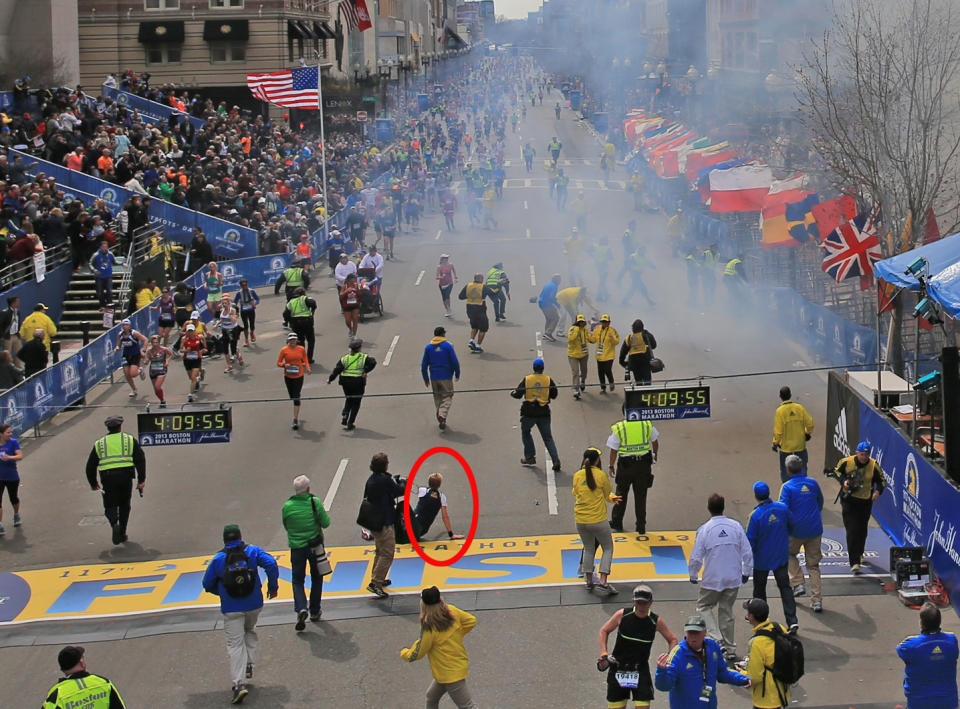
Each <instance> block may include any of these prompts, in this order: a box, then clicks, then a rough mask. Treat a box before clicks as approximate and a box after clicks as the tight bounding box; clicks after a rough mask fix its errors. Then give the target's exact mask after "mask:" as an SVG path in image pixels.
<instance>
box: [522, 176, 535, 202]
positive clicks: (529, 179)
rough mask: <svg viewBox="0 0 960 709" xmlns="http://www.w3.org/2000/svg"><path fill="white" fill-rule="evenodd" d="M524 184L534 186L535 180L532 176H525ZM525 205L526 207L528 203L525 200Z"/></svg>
mask: <svg viewBox="0 0 960 709" xmlns="http://www.w3.org/2000/svg"><path fill="white" fill-rule="evenodd" d="M523 186H524V187H532V186H533V180H532V179H531V178H529V177H525V178H523ZM523 205H524V208H526V205H527V203H526V202H524V203H523Z"/></svg>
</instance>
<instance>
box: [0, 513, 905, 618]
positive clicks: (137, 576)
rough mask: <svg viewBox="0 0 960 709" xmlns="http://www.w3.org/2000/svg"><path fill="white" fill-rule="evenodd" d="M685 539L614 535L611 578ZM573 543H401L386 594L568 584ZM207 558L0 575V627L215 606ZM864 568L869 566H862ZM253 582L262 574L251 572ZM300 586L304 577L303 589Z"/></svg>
mask: <svg viewBox="0 0 960 709" xmlns="http://www.w3.org/2000/svg"><path fill="white" fill-rule="evenodd" d="M694 536H695V532H656V533H651V534H647V535H638V534H614V560H613V569H612V572H611V580H613V581H615V582H617V583H630V582H636V581H652V582H662V581H686V580H687V579H688V572H687V559H688V557H689V554H690V551H691V549H692V548H693V540H694ZM843 539H844V534H843V530H825V532H824V538H823V549H824V558H823V561H821V571H822V573H823V575H824V576H834V577H837V576H849V575H850V573H849V566H848V565H847V559H846V551H845V548H844V544H843ZM422 546H423V547H424V549H425V550H426V551H427V552H428V553H430V554H431V556H434V557H438V558H445V557H447V558H449V556H452V555H453V554H455V553H456V552H457V551H459V549H460V542H446V541H437V542H424V543H422ZM888 546H889V541H888V540H887V538H886V536H885V535H884V534H883V532H881V531H880V530H876V529H871V531H870V536H869V538H868V542H867V553H866V554H865V561H866V562H867V563H868V564H870V565H871V566H872V567H873V569H874V571H875V572H876V573H875V574H867V575H878V574H879V575H885V569H884V568H883V567H884V566H885V565H886V556H887V554H886V553H885V550H886V548H887V547H888ZM580 549H581V543H580V538H579V537H578V536H577V535H576V534H573V535H570V534H558V535H550V536H536V537H500V538H494V539H476V540H474V542H473V544H472V545H471V547H470V551H469V552H468V553H467V554H466V555H465V556H464V557H463V558H462V559H461V560H460V561H458V562H457V563H456V564H455V565H453V566H449V567H437V566H431V565H428V564H426V563H425V562H424V561H423V560H422V559H421V558H420V557H418V556H417V555H416V554H415V552H414V551H413V549H412V548H411V547H410V546H409V545H406V544H404V545H399V546H398V547H397V556H396V559H395V560H394V563H393V567H392V568H391V572H390V577H391V579H392V581H393V585H392V586H391V588H390V590H391V595H404V594H413V593H417V592H419V590H420V589H421V588H423V587H424V586H431V585H436V586H438V587H440V588H442V589H444V591H450V592H454V591H487V590H504V589H522V588H543V587H548V586H568V585H576V584H579V583H580V580H579V579H578V577H577V570H578V564H579V560H580ZM271 553H272V554H273V556H274V557H275V558H276V559H277V562H278V564H279V566H280V593H279V596H278V598H277V599H275V600H273V601H268V602H267V603H268V604H270V605H273V604H282V603H289V602H291V601H292V599H293V590H292V586H291V573H290V567H289V550H280V551H274V552H271ZM327 553H328V556H329V557H330V561H331V564H332V566H333V573H332V574H331V575H329V576H327V577H326V578H325V579H324V584H323V591H324V593H323V595H324V598H325V599H336V598H359V597H366V596H368V595H369V594H368V593H367V592H366V591H365V590H364V589H365V587H366V585H367V584H368V583H369V579H370V570H371V568H372V565H373V556H374V549H373V546H372V545H370V546H345V547H330V548H328V550H327ZM211 558H212V555H206V556H195V557H187V558H180V559H167V560H160V561H146V562H132V563H129V564H123V563H120V564H89V565H78V566H66V567H59V568H51V569H38V570H31V571H20V572H8V573H3V574H0V623H3V624H7V625H15V624H21V623H31V622H36V621H48V620H82V619H92V618H119V617H123V616H132V615H142V614H153V613H161V612H165V611H175V610H190V609H198V608H211V607H214V608H215V607H218V606H219V602H218V601H217V599H216V598H215V597H214V596H212V595H210V594H208V593H205V592H204V591H203V589H202V587H201V580H202V578H203V573H204V570H205V568H206V565H207V564H208V563H209V561H210V559H211ZM870 562H872V563H870ZM261 577H263V575H262V574H261ZM309 583H310V579H309V576H308V578H307V587H308V588H309Z"/></svg>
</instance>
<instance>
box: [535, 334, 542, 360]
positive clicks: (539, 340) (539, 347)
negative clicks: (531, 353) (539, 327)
mask: <svg viewBox="0 0 960 709" xmlns="http://www.w3.org/2000/svg"><path fill="white" fill-rule="evenodd" d="M536 342H537V357H540V358H542V357H543V335H542V333H540V332H539V331H538V332H537V335H536Z"/></svg>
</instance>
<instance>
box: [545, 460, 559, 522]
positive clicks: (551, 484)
mask: <svg viewBox="0 0 960 709" xmlns="http://www.w3.org/2000/svg"><path fill="white" fill-rule="evenodd" d="M543 459H544V460H549V461H550V466H549V467H548V468H547V469H546V473H547V511H548V512H549V513H550V514H552V515H555V514H557V513H558V511H559V505H558V504H557V474H556V473H555V472H553V466H554V465H556V463H557V461H555V460H554V459H553V458H551V457H550V453H548V452H547V450H546V448H544V450H543Z"/></svg>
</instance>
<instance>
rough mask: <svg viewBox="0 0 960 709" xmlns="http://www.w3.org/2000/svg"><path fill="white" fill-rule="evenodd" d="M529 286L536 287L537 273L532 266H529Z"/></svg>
mask: <svg viewBox="0 0 960 709" xmlns="http://www.w3.org/2000/svg"><path fill="white" fill-rule="evenodd" d="M530 285H531V286H534V287H536V285H537V272H536V271H535V270H534V268H533V264H530Z"/></svg>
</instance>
